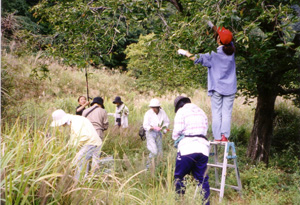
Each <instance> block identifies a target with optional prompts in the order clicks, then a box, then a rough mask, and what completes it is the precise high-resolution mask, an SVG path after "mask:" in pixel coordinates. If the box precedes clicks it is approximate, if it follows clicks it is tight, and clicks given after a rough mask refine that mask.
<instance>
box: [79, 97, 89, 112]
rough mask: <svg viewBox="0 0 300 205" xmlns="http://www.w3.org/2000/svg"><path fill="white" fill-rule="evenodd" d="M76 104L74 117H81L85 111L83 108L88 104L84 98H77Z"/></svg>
mask: <svg viewBox="0 0 300 205" xmlns="http://www.w3.org/2000/svg"><path fill="white" fill-rule="evenodd" d="M78 103H79V105H78V106H77V107H76V115H82V112H83V111H84V110H85V107H86V106H88V105H89V104H90V102H89V101H87V100H86V97H84V96H79V98H78Z"/></svg>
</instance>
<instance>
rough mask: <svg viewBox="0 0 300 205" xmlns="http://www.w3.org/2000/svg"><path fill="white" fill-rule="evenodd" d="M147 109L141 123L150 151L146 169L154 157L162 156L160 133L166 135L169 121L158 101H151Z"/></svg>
mask: <svg viewBox="0 0 300 205" xmlns="http://www.w3.org/2000/svg"><path fill="white" fill-rule="evenodd" d="M149 107H150V108H151V109H150V110H148V111H147V112H146V114H145V116H144V122H143V127H144V129H145V130H146V139H147V149H148V150H149V151H150V154H149V160H148V162H147V168H149V165H150V162H151V160H152V159H153V158H154V157H155V156H156V155H159V156H162V153H163V149H162V132H163V133H166V132H167V130H168V127H169V124H170V120H169V118H168V116H167V114H166V112H165V111H164V110H163V109H162V108H161V107H160V102H159V100H158V99H156V98H154V99H152V100H151V101H150V104H149Z"/></svg>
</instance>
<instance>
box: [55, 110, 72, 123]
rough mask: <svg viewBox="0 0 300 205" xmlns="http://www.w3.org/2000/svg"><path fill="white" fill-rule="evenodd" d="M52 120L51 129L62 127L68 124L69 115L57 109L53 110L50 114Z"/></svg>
mask: <svg viewBox="0 0 300 205" xmlns="http://www.w3.org/2000/svg"><path fill="white" fill-rule="evenodd" d="M52 118H53V121H52V123H51V125H50V126H51V127H57V126H62V125H64V124H66V123H69V121H70V120H69V115H68V114H67V113H65V111H63V110H61V109H59V110H55V111H54V112H53V113H52Z"/></svg>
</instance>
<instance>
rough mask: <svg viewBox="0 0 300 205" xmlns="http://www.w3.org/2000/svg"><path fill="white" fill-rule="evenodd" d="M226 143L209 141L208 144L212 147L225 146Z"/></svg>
mask: <svg viewBox="0 0 300 205" xmlns="http://www.w3.org/2000/svg"><path fill="white" fill-rule="evenodd" d="M226 143H227V142H214V141H210V142H209V144H213V145H223V146H225V145H226Z"/></svg>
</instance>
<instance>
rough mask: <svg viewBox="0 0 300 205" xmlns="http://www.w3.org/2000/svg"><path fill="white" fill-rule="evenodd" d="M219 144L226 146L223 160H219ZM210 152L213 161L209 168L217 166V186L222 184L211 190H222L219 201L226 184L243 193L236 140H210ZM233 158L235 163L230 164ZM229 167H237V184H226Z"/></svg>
mask: <svg viewBox="0 0 300 205" xmlns="http://www.w3.org/2000/svg"><path fill="white" fill-rule="evenodd" d="M218 146H224V157H223V162H219V159H218V157H219V155H218V154H219V153H218ZM212 147H213V148H214V151H213V152H211V148H212ZM230 150H231V155H230V154H229V152H230ZM209 153H210V154H209V155H210V157H213V163H208V164H207V169H209V168H210V167H214V168H215V181H216V186H219V185H220V188H212V187H211V188H210V190H213V191H217V192H220V195H219V202H221V201H222V199H223V197H224V189H225V185H226V186H228V187H231V188H233V189H235V190H237V191H238V192H239V194H240V195H241V194H242V183H241V178H240V173H239V169H238V164H237V156H236V152H235V146H234V142H210V147H209ZM231 159H232V160H233V164H228V160H231ZM220 168H221V169H222V175H221V184H220V182H219V170H218V169H220ZM227 168H234V169H235V175H236V181H237V186H233V185H228V184H225V180H226V174H227Z"/></svg>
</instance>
